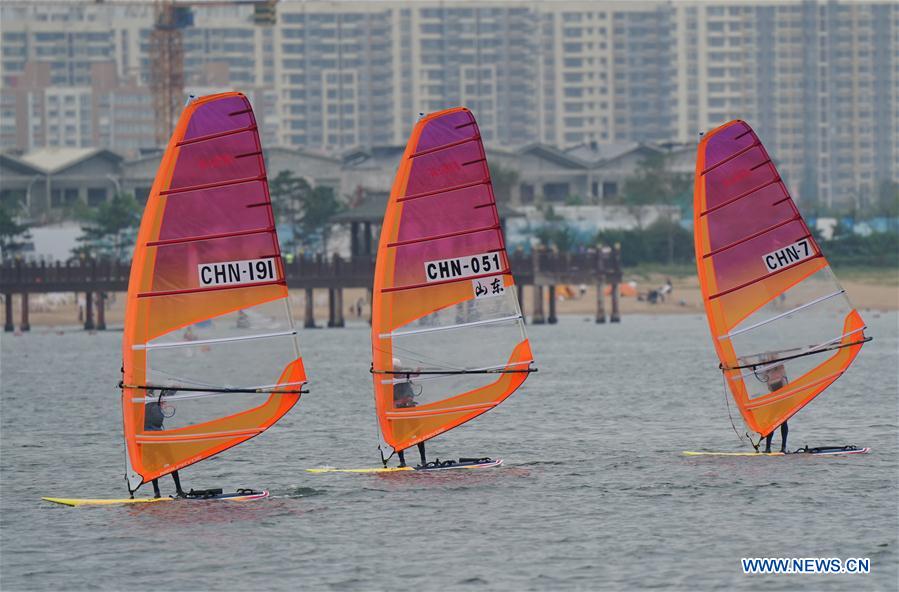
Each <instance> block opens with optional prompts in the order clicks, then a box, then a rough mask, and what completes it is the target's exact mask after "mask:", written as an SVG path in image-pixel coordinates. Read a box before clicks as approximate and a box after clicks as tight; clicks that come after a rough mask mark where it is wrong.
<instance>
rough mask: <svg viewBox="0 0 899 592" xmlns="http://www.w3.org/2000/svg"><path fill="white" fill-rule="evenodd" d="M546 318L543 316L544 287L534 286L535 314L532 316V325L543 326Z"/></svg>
mask: <svg viewBox="0 0 899 592" xmlns="http://www.w3.org/2000/svg"><path fill="white" fill-rule="evenodd" d="M544 323H546V318H545V317H544V316H543V286H534V314H533V315H532V316H531V324H533V325H543V324H544Z"/></svg>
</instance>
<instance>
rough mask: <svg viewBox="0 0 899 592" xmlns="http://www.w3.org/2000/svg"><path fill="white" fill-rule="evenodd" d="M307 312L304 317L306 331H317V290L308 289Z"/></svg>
mask: <svg viewBox="0 0 899 592" xmlns="http://www.w3.org/2000/svg"><path fill="white" fill-rule="evenodd" d="M305 304H306V310H305V315H304V321H303V327H305V328H306V329H315V328H316V327H315V290H313V289H312V288H306V303H305Z"/></svg>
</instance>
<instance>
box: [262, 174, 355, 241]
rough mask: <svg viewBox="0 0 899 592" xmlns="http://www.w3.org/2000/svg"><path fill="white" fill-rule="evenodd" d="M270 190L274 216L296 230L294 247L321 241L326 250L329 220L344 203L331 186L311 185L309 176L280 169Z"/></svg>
mask: <svg viewBox="0 0 899 592" xmlns="http://www.w3.org/2000/svg"><path fill="white" fill-rule="evenodd" d="M269 194H270V195H271V198H272V207H273V209H274V212H275V216H276V217H277V219H278V221H279V222H280V223H281V224H287V225H289V226H290V228H291V230H292V231H293V237H294V238H293V240H292V241H291V242H290V243H289V244H290V246H291V247H292V248H296V247H297V246H299V245H305V246H307V247H312V246H313V245H315V244H316V243H320V244H321V249H322V250H323V251H327V247H328V238H329V236H330V224H329V223H328V221H329V220H330V219H331V218H332V217H334V215H335V214H337V213H338V212H340V211H341V209H342V208H343V204H342V203H341V202H340V201H339V200H338V199H337V196H336V195H335V193H334V190H333V189H332V188H330V187H324V186H319V187H312V186H311V185H310V184H309V182H308V181H306V179H303V178H302V177H298V176H296V175H295V174H294V173H292V172H291V171H281V172H279V173H278V174H277V176H276V177H275V178H274V179H272V180H271V181H269Z"/></svg>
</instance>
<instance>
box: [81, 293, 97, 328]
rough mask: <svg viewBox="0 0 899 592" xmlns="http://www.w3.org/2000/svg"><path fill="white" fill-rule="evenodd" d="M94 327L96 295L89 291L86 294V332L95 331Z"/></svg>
mask: <svg viewBox="0 0 899 592" xmlns="http://www.w3.org/2000/svg"><path fill="white" fill-rule="evenodd" d="M95 328H96V326H95V325H94V293H93V292H91V291H90V290H88V291H87V292H85V293H84V330H85V331H93V330H94V329H95Z"/></svg>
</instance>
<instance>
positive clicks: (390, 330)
mask: <svg viewBox="0 0 899 592" xmlns="http://www.w3.org/2000/svg"><path fill="white" fill-rule="evenodd" d="M532 359H533V356H532V355H531V352H530V344H529V341H528V339H527V336H526V334H525V331H524V325H523V320H522V317H521V310H520V308H519V306H518V298H517V295H516V288H515V284H514V280H513V278H512V275H511V271H510V269H509V262H508V258H507V255H506V251H505V244H504V241H503V235H502V226H501V223H500V219H499V214H498V212H497V209H496V199H495V198H494V195H493V188H492V185H491V182H490V172H489V169H488V167H487V162H486V156H485V153H484V147H483V144H482V143H481V137H480V132H479V130H478V126H477V123H476V121H475V119H474V117H473V116H472V114H471V112H470V111H468V110H467V109H465V108H456V109H448V110H446V111H441V112H438V113H432V114H430V115H427V116H425V117H424V118H422V119H421V120H419V122H418V123H417V124H416V126H415V129H414V130H413V132H412V136H411V138H410V140H409V143H408V145H407V147H406V152H405V154H404V155H403V159H402V161H401V162H400V166H399V170H398V171H397V175H396V179H395V181H394V185H393V190H392V192H391V195H390V199H389V201H388V204H387V211H386V213H385V216H384V223H383V225H382V231H381V239H380V245H379V249H378V259H377V265H376V269H375V282H374V287H373V302H372V368H373V370H372V374H373V384H374V392H375V410H376V413H377V416H378V422H379V428H380V432H381V436H382V438H383V441H384V442H385V443H386V444H387V445H388V446H389V447H391V448H393V449H394V450H403V449H405V448H407V447H409V446H412V445H414V444H416V443H418V442H422V441H424V440H427V439H430V438H433V437H434V436H436V435H438V434H441V433H443V432H446V431H447V430H451V429H453V428H455V427H457V426H459V425H461V424H462V423H465V422H466V421H469V420H471V419H473V418H474V417H477V416H478V415H480V414H482V413H484V412H486V411H488V410H490V409H492V408H494V407H495V406H496V405H498V404H499V403H500V402H501V401H502V400H504V399H505V398H506V397H508V396H510V395H511V394H512V393H513V392H515V390H516V389H517V388H518V387H519V386H521V384H522V383H523V382H524V380H525V379H526V378H527V376H528V373H529V370H525V369H522V366H525V367H527V368H529V367H530V365H531V362H532ZM506 369H508V371H505V370H506ZM384 374H391V375H394V376H395V377H394V378H389V379H384V378H382V375H384Z"/></svg>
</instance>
